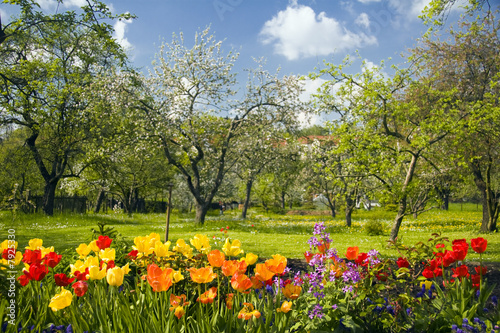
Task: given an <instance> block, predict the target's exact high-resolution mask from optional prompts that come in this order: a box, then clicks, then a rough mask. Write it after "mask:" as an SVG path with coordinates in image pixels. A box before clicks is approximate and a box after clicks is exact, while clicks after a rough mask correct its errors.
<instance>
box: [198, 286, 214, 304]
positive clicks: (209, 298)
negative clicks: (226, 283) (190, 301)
mask: <svg viewBox="0 0 500 333" xmlns="http://www.w3.org/2000/svg"><path fill="white" fill-rule="evenodd" d="M215 297H217V287H212V288H210V289H208V290H207V291H206V292H204V293H203V294H201V295H200V297H198V299H197V300H196V301H197V302H201V303H202V304H211V303H213V302H214V300H215Z"/></svg>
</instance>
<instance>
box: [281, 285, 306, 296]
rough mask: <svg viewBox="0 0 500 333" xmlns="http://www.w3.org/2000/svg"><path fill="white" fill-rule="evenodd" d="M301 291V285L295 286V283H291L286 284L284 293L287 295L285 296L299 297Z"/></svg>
mask: <svg viewBox="0 0 500 333" xmlns="http://www.w3.org/2000/svg"><path fill="white" fill-rule="evenodd" d="M301 291H302V287H301V286H294V285H293V284H291V283H289V284H287V285H286V286H285V288H283V295H285V297H286V298H289V299H297V298H299V296H300V293H301Z"/></svg>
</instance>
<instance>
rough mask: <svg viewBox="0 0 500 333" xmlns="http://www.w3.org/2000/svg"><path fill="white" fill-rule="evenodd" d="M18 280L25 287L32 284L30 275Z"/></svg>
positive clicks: (22, 276)
mask: <svg viewBox="0 0 500 333" xmlns="http://www.w3.org/2000/svg"><path fill="white" fill-rule="evenodd" d="M17 280H18V281H19V284H20V285H21V286H23V287H25V286H26V285H28V283H30V280H31V279H30V277H29V276H28V275H26V274H23V275H21V276H20V277H18V278H17Z"/></svg>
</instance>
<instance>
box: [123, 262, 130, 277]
mask: <svg viewBox="0 0 500 333" xmlns="http://www.w3.org/2000/svg"><path fill="white" fill-rule="evenodd" d="M122 271H123V274H125V275H126V274H128V273H129V272H130V268H129V267H128V264H126V265H125V266H123V267H122Z"/></svg>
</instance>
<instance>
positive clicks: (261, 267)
mask: <svg viewBox="0 0 500 333" xmlns="http://www.w3.org/2000/svg"><path fill="white" fill-rule="evenodd" d="M273 276H274V272H272V271H270V270H269V269H268V268H267V265H266V264H257V265H255V277H256V278H257V279H259V280H260V281H262V282H264V281H267V280H269V279H271V278H272V277H273Z"/></svg>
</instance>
